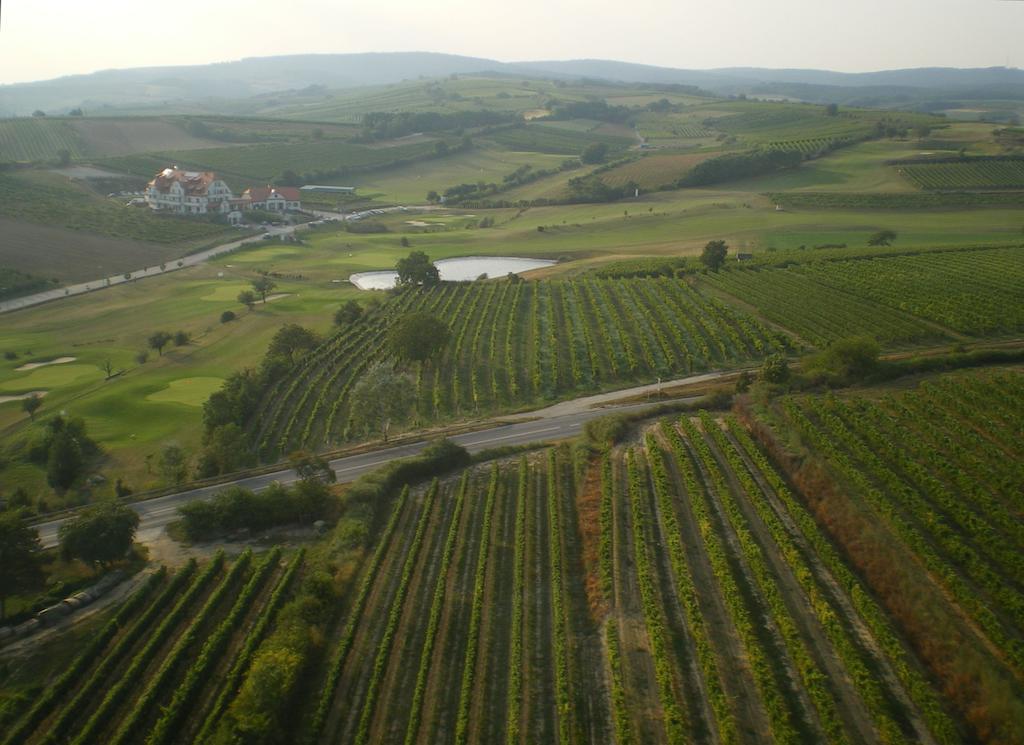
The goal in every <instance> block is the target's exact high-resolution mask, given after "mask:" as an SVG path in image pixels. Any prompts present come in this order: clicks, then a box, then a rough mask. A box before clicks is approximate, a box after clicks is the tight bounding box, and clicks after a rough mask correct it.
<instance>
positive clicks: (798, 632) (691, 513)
mask: <svg viewBox="0 0 1024 745" xmlns="http://www.w3.org/2000/svg"><path fill="white" fill-rule="evenodd" d="M602 464H603V465H602ZM396 510H397V512H396V513H395V514H394V515H393V516H392V518H391V521H392V522H394V523H395V525H396V528H395V529H394V530H393V532H392V531H389V532H388V545H386V546H382V547H381V551H382V552H381V553H380V556H381V557H382V559H381V561H379V563H378V562H377V561H376V560H375V561H374V562H372V563H371V564H370V565H369V566H368V568H367V570H366V572H367V573H366V574H365V575H364V579H363V582H364V583H365V582H369V583H372V586H374V587H375V588H376V590H375V592H374V593H373V594H372V595H371V596H369V597H368V598H367V599H366V601H365V602H360V603H359V604H358V605H357V607H356V608H355V609H354V610H353V613H352V614H351V615H349V616H348V617H347V619H346V622H345V631H344V635H343V639H345V640H347V641H346V647H345V649H346V653H345V654H344V655H337V656H335V658H334V660H333V661H332V663H331V665H330V666H329V668H330V669H329V671H328V673H327V675H328V679H329V681H330V683H329V684H328V685H326V686H323V687H321V688H319V691H320V701H319V703H318V707H319V709H320V711H322V712H323V715H322V716H318V717H316V718H315V720H314V722H315V724H314V725H313V726H312V731H311V732H309V733H308V737H307V741H308V742H316V743H327V742H341V743H349V742H356V743H365V742H375V743H376V742H398V743H417V742H508V743H520V742H552V743H555V742H557V743H586V742H612V741H617V742H627V743H629V742H679V743H683V742H686V743H689V742H697V743H711V742H723V743H738V742H752V741H754V740H753V739H751V738H752V734H753V733H755V732H756V733H758V735H757V736H758V737H767V736H770V737H771V738H772V739H773V740H774V741H777V742H808V741H819V742H822V741H828V742H850V743H854V742H857V743H860V742H878V741H885V742H891V743H909V742H918V741H922V740H928V739H932V738H934V740H935V741H937V742H950V743H951V742H955V741H956V738H957V730H956V725H955V724H954V723H953V722H952V721H951V720H950V719H949V718H948V717H947V716H946V714H945V713H944V712H943V710H942V707H941V705H939V704H938V694H937V692H936V690H935V689H934V688H932V687H931V686H930V685H929V684H928V682H927V680H926V678H925V677H924V676H923V675H922V674H921V673H920V672H919V671H918V669H917V667H916V662H915V661H914V660H913V658H912V657H911V656H910V655H909V654H908V653H907V651H906V650H905V649H903V648H902V647H901V646H900V645H899V643H898V642H897V643H895V644H894V643H893V641H894V640H895V639H896V636H895V633H896V632H895V631H894V629H893V628H892V626H891V625H890V624H889V623H888V622H887V621H886V620H885V618H884V616H882V614H880V612H879V610H878V607H877V606H876V605H874V603H873V601H871V600H870V599H868V597H867V596H866V595H865V594H864V590H863V588H862V587H861V586H860V585H859V583H858V581H857V580H856V579H854V578H853V577H852V576H851V575H850V574H849V570H848V569H846V567H845V565H844V564H843V562H842V559H840V558H839V556H838V555H837V554H836V553H835V552H834V551H832V552H828V551H827V550H825V552H824V553H821V552H819V547H822V546H825V547H827V546H828V544H827V541H826V540H825V539H824V538H823V536H822V534H821V533H820V531H819V530H818V528H817V527H816V526H815V523H814V521H813V519H811V518H810V517H809V515H808V514H807V513H806V511H805V510H804V508H803V507H802V506H801V505H800V503H799V502H798V500H797V499H795V498H794V496H793V494H792V493H791V492H790V491H789V490H788V488H787V487H786V486H785V482H784V479H783V477H782V476H781V475H780V474H779V473H778V472H777V471H776V470H775V469H774V468H773V466H772V465H771V464H770V463H769V462H768V460H767V459H766V457H765V456H764V455H763V454H762V452H761V451H760V450H759V449H758V448H757V447H756V446H755V445H754V444H753V442H752V441H751V440H750V438H749V436H748V435H747V434H746V432H745V431H744V430H743V429H742V428H741V427H739V426H738V424H737V423H736V422H729V423H728V426H727V427H726V426H725V425H724V423H722V422H718V421H715V420H713V419H711V418H710V417H707V416H705V417H703V418H702V419H701V420H699V421H698V420H694V421H691V420H688V419H686V420H682V421H679V422H672V421H665V422H663V423H662V424H661V425H660V426H659V427H654V428H652V429H649V430H648V431H647V433H646V434H645V436H644V438H643V444H642V447H636V446H634V447H625V448H623V449H617V450H615V451H614V452H612V453H609V454H608V455H607V456H604V457H603V458H602V457H600V456H598V457H597V458H596V459H591V458H590V457H589V456H586V455H584V454H583V452H582V451H576V452H575V453H574V452H573V451H571V450H569V449H567V448H562V449H558V450H549V451H547V452H546V453H542V454H540V455H538V456H535V457H531V458H529V459H526V458H524V459H522V460H521V461H520V462H519V464H518V465H516V464H515V463H505V464H495V465H492V466H489V467H485V468H478V469H476V470H473V471H471V472H467V473H465V474H464V475H463V476H462V477H461V478H454V479H451V480H449V481H446V482H442V483H438V482H435V483H434V484H433V485H432V486H430V487H429V488H427V489H426V490H425V491H421V492H420V493H419V495H418V496H416V497H415V498H412V497H411V496H410V498H408V499H404V500H402V501H400V502H399V503H398V506H397V507H396ZM595 512H599V513H600V515H601V519H600V520H599V521H591V520H587V519H585V518H584V514H592V513H595ZM395 521H396V522H395ZM598 576H600V577H601V578H602V579H600V580H597V579H596V578H597V577H598ZM592 578H594V581H591V579H592ZM605 639H606V640H607V642H606V643H605V642H604V641H603V640H605ZM627 650H628V654H627V653H625V652H626V651H627ZM613 733H614V734H613ZM755 739H756V738H755Z"/></svg>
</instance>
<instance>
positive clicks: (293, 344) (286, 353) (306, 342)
mask: <svg viewBox="0 0 1024 745" xmlns="http://www.w3.org/2000/svg"><path fill="white" fill-rule="evenodd" d="M319 343H320V337H319V336H318V335H317V334H316V332H314V331H310V330H309V329H307V328H305V327H303V326H299V325H298V324H297V323H287V324H285V325H284V326H282V327H281V328H279V329H278V330H277V333H275V334H274V336H273V338H272V339H271V340H270V346H268V347H267V357H269V358H279V359H284V360H287V362H288V364H289V365H294V364H295V363H296V362H298V361H299V358H300V357H302V356H303V355H304V354H306V353H307V352H309V351H310V350H312V349H313V348H314V347H316V345H317V344H319Z"/></svg>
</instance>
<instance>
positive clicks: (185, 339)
mask: <svg viewBox="0 0 1024 745" xmlns="http://www.w3.org/2000/svg"><path fill="white" fill-rule="evenodd" d="M189 341H191V338H190V337H189V334H188V332H187V331H178V332H176V333H175V334H174V346H176V347H183V346H185V345H186V344H188V343H189Z"/></svg>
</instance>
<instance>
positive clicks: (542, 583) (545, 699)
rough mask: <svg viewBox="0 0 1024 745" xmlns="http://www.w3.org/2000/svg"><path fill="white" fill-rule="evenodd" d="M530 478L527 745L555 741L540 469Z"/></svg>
mask: <svg viewBox="0 0 1024 745" xmlns="http://www.w3.org/2000/svg"><path fill="white" fill-rule="evenodd" d="M531 476H532V477H533V479H534V483H533V486H532V488H531V489H530V505H529V509H528V510H527V542H526V543H527V546H526V560H527V571H526V578H525V581H524V585H525V587H526V588H527V597H526V601H525V603H524V605H525V608H524V611H525V615H526V637H525V645H524V646H525V648H526V666H525V670H524V674H523V688H524V695H523V715H524V718H523V722H524V726H523V732H524V734H525V738H526V741H527V742H537V743H554V742H557V740H558V730H557V726H556V712H555V680H554V668H553V658H552V650H553V638H552V636H553V632H552V627H551V623H552V610H551V572H550V566H551V565H550V557H549V555H548V552H549V546H548V529H549V527H548V511H547V499H546V489H545V485H544V470H543V469H542V468H534V469H532V473H531Z"/></svg>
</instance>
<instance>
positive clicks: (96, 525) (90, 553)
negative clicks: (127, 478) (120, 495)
mask: <svg viewBox="0 0 1024 745" xmlns="http://www.w3.org/2000/svg"><path fill="white" fill-rule="evenodd" d="M138 527H139V515H138V513H137V512H136V511H135V510H133V509H132V508H131V507H128V506H126V505H123V504H121V503H120V502H117V501H116V500H113V499H111V500H106V501H103V502H99V503H97V504H94V505H92V506H91V507H87V508H86V509H84V510H82V511H81V512H79V513H78V514H77V515H76V516H74V517H72V518H69V519H68V520H67V521H66V522H65V523H64V524H63V525H61V526H60V529H59V530H58V532H57V537H58V539H59V540H60V551H61V555H62V556H63V557H64V558H65V559H81V560H82V561H84V562H85V563H86V564H90V565H92V566H93V567H96V566H100V565H106V564H110V563H111V562H112V561H116V560H117V559H121V558H123V557H124V555H125V554H127V553H128V549H129V548H131V545H132V541H134V540H135V531H136V530H137V529H138Z"/></svg>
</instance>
